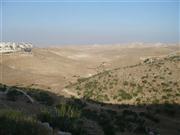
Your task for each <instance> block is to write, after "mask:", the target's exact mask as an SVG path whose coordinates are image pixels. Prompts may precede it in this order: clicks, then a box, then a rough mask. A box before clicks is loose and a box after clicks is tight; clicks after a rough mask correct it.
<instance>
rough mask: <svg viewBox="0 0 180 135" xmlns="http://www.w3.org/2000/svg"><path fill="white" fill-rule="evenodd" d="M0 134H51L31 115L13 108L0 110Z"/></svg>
mask: <svg viewBox="0 0 180 135" xmlns="http://www.w3.org/2000/svg"><path fill="white" fill-rule="evenodd" d="M0 135H51V134H50V131H49V130H48V129H46V128H45V127H43V126H42V125H40V124H39V123H38V122H37V121H36V120H35V119H33V118H32V117H28V116H25V115H24V114H23V113H21V112H19V111H14V110H0Z"/></svg>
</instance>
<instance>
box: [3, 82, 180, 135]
mask: <svg viewBox="0 0 180 135" xmlns="http://www.w3.org/2000/svg"><path fill="white" fill-rule="evenodd" d="M0 86H1V87H0V108H1V109H3V108H8V109H9V108H11V109H16V110H21V111H23V112H25V113H27V114H31V115H32V114H33V115H37V114H38V116H40V117H39V120H40V121H42V122H49V123H50V125H51V126H52V127H53V128H60V129H61V130H64V131H70V132H73V133H76V131H74V130H72V127H73V129H74V125H72V123H73V122H72V121H70V122H69V124H67V123H68V122H67V121H68V120H71V119H73V120H74V119H76V118H77V119H78V120H80V123H78V124H77V123H75V125H76V128H77V129H81V128H83V129H84V130H86V134H87V135H88V134H89V135H91V133H92V132H93V133H94V135H96V134H97V135H100V134H105V135H115V134H122V133H129V134H142V135H144V134H150V133H151V132H152V135H155V134H162V135H179V134H180V105H179V104H174V103H171V104H170V103H164V104H148V105H147V104H139V105H125V104H108V103H101V102H97V101H93V100H85V99H76V98H73V97H72V98H66V97H64V96H58V95H56V94H54V93H51V92H49V91H44V90H40V89H33V88H22V87H15V86H14V87H10V86H6V85H2V84H1V85H0ZM16 89H18V90H23V91H25V92H26V93H27V94H28V95H30V96H31V97H32V98H33V99H34V100H35V102H33V103H32V102H29V101H28V100H27V99H26V97H24V95H23V94H21V93H18V92H15V91H16ZM7 90H8V92H7ZM5 93H6V94H5ZM63 105H65V106H63ZM54 108H58V109H59V110H60V113H61V114H62V111H63V112H64V114H63V115H61V116H60V117H59V116H57V117H55V119H56V121H55V122H54V121H53V120H54V119H53V118H54V116H51V114H49V113H48V114H49V115H50V116H48V117H49V119H47V118H46V117H44V114H43V113H42V110H43V109H46V110H48V111H49V110H50V111H49V112H53V111H52V110H53V109H54ZM77 112H78V113H77ZM79 112H80V114H79ZM39 114H41V115H39ZM53 115H54V114H53ZM75 116H77V117H75ZM51 117H52V118H51ZM57 119H58V120H59V121H65V122H64V123H63V124H62V123H60V124H59V123H58V122H57ZM52 121H53V122H52ZM89 121H91V122H92V123H96V124H97V125H99V127H100V128H101V129H102V132H100V131H98V129H96V128H97V126H96V127H93V125H91V124H90V125H89V124H87V123H88V122H89ZM82 123H83V124H82ZM77 125H78V126H77ZM68 126H72V127H68ZM77 134H80V133H77Z"/></svg>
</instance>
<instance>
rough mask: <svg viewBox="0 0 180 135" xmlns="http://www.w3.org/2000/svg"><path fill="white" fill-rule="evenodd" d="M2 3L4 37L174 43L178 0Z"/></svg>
mask: <svg viewBox="0 0 180 135" xmlns="http://www.w3.org/2000/svg"><path fill="white" fill-rule="evenodd" d="M1 1H3V3H1V8H2V10H1V11H2V30H1V31H2V38H3V41H15V42H21V41H24V42H32V43H34V44H36V45H61V44H95V43H97V44H106V43H124V42H179V30H180V28H179V24H180V23H179V17H180V16H179V13H178V12H179V8H180V5H179V2H178V0H154V1H153V0H139V1H138V0H134V1H133V0H123V1H122V0H119V1H118V0H116V1H113V0H112V1H111V0H101V2H98V1H99V0H98V1H97V0H88V1H87V0H86V1H85V0H84V2H82V1H80V0H78V1H77V0H74V1H73V0H71V1H68V2H67V1H63V2H62V0H59V1H58V0H56V1H51V0H43V1H38V2H37V1H36V0H21V1H18V0H11V1H10V0H9V1H8V0H1ZM23 1H26V2H23ZM60 1H61V2H60Z"/></svg>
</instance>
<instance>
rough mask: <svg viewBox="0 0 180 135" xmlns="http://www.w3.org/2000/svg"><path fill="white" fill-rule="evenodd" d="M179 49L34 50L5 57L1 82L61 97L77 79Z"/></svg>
mask: <svg viewBox="0 0 180 135" xmlns="http://www.w3.org/2000/svg"><path fill="white" fill-rule="evenodd" d="M178 49H179V48H178V46H173V45H171V46H166V45H160V46H159V45H158V44H157V45H156V44H155V45H154V44H152V45H151V44H147V45H146V44H145V45H141V44H137V45H136V44H135V45H134V44H132V45H126V46H125V45H124V46H123V45H122V46H120V45H104V46H102V45H94V46H69V47H58V48H55V47H54V48H34V49H33V50H32V52H31V53H10V54H2V56H1V60H0V61H1V63H0V64H1V65H0V70H1V71H2V72H1V76H2V80H1V82H2V83H5V84H9V85H20V86H33V87H38V88H45V89H51V90H53V92H56V93H61V92H62V91H61V90H62V89H63V88H64V87H65V86H66V85H68V84H69V83H73V82H75V81H77V79H78V78H82V77H90V76H92V75H94V74H97V73H99V72H102V71H103V70H110V69H115V68H120V67H125V66H128V65H134V64H137V63H139V62H141V61H143V59H145V58H148V57H156V56H157V57H162V56H164V55H168V54H170V53H173V52H174V51H177V50H178Z"/></svg>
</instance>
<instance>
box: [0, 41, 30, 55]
mask: <svg viewBox="0 0 180 135" xmlns="http://www.w3.org/2000/svg"><path fill="white" fill-rule="evenodd" d="M32 47H33V45H32V44H30V43H23V42H22V43H15V42H0V53H11V52H18V51H23V52H31V50H32Z"/></svg>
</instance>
